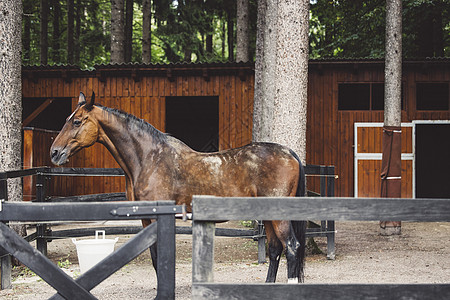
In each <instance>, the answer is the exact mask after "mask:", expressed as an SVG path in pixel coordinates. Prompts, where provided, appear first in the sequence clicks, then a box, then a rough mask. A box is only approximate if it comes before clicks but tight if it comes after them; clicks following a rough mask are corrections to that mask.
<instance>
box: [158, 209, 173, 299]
mask: <svg viewBox="0 0 450 300" xmlns="http://www.w3.org/2000/svg"><path fill="white" fill-rule="evenodd" d="M157 224H158V228H157V236H158V242H157V252H158V262H157V264H158V265H157V269H158V272H157V278H158V288H157V292H158V294H157V297H156V299H175V215H174V214H170V215H159V216H158V221H157Z"/></svg>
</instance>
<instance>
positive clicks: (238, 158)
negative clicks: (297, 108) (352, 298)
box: [50, 93, 306, 282]
mask: <svg viewBox="0 0 450 300" xmlns="http://www.w3.org/2000/svg"><path fill="white" fill-rule="evenodd" d="M94 98H95V95H94V94H92V97H91V99H90V100H89V101H86V99H85V96H84V94H83V93H80V97H79V102H78V106H77V108H76V109H75V111H74V112H73V113H72V114H71V115H70V116H69V117H68V118H67V120H66V123H65V125H64V127H63V129H62V130H61V132H60V133H59V135H58V136H57V137H56V139H55V141H54V142H53V145H52V147H51V149H50V156H51V159H52V162H53V163H54V164H56V165H62V164H64V163H66V162H67V161H68V158H69V157H70V156H72V155H74V154H75V153H77V152H78V151H79V150H81V149H82V148H86V147H89V146H91V145H92V144H94V143H95V142H99V143H102V144H103V145H105V147H106V148H107V149H108V150H109V151H110V152H111V154H112V155H113V156H114V158H115V159H116V161H117V162H118V164H119V165H120V166H121V167H122V169H123V170H124V172H125V178H126V192H127V198H128V200H175V201H176V203H177V204H186V206H187V208H188V210H189V211H190V209H191V206H190V204H191V199H192V195H216V196H244V197H245V196H254V197H256V196H269V197H270V196H274V197H275V196H303V195H304V194H305V175H304V170H303V166H302V164H301V162H300V160H299V158H298V156H297V155H296V154H295V153H294V152H293V151H292V150H290V149H288V148H286V147H283V146H280V145H278V144H270V143H253V144H250V145H247V146H245V147H241V148H237V149H231V150H226V151H221V152H216V153H199V152H196V151H194V150H192V149H191V148H189V147H188V146H187V145H185V144H184V143H183V142H181V141H180V140H178V139H176V138H174V137H172V136H170V135H167V134H164V133H162V132H160V131H158V130H157V129H155V128H154V127H153V126H152V125H150V124H149V123H147V122H145V121H143V120H141V119H138V118H136V117H135V116H132V115H130V114H127V113H125V112H122V111H119V110H116V109H111V108H107V107H103V106H99V105H94ZM142 222H143V225H144V226H147V225H149V224H150V222H151V221H150V220H143V221H142ZM264 225H265V228H266V235H267V240H268V245H269V247H268V248H269V251H268V252H269V259H270V263H269V270H268V273H267V279H266V282H275V279H276V274H277V270H278V264H279V260H280V256H281V254H282V252H283V249H285V250H286V252H285V253H286V258H287V263H288V279H289V282H302V281H303V261H304V253H305V231H306V222H305V221H264ZM150 250H151V254H152V260H153V265H154V266H155V267H156V259H157V253H156V247H155V245H154V246H152V247H151V249H150Z"/></svg>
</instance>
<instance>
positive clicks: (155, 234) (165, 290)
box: [0, 201, 184, 299]
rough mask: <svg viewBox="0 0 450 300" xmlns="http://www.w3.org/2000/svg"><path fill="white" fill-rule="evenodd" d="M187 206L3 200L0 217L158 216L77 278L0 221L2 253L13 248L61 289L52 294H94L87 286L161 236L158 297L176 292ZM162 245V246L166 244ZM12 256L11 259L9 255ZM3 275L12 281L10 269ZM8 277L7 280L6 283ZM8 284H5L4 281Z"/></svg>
mask: <svg viewBox="0 0 450 300" xmlns="http://www.w3.org/2000/svg"><path fill="white" fill-rule="evenodd" d="M183 210H184V207H182V206H175V205H174V201H151V202H139V203H137V202H134V203H132V202H115V203H57V204H55V203H8V202H4V203H2V209H1V210H0V221H3V222H5V221H50V220H51V221H54V220H57V221H73V220H83V221H85V220H129V219H137V218H139V219H140V218H157V220H158V222H156V223H153V224H152V225H150V226H148V227H147V228H145V229H144V230H142V231H141V232H139V233H138V234H137V235H136V236H134V237H133V238H132V239H130V240H129V241H128V242H127V243H126V244H125V245H123V246H122V247H121V248H120V249H118V250H117V251H115V252H113V253H112V254H111V255H109V256H108V257H106V258H105V259H104V260H103V261H101V262H100V263H99V264H97V265H96V266H94V267H93V268H92V269H89V270H88V271H87V272H86V273H84V274H83V275H81V276H80V277H79V278H77V279H76V280H72V278H70V277H69V276H68V275H66V274H65V273H64V272H63V271H62V270H61V269H59V268H58V267H57V266H56V265H55V264H53V263H52V262H51V261H50V260H49V259H48V258H46V257H45V255H44V254H42V253H41V252H40V251H38V250H36V249H34V248H33V247H32V246H31V245H30V244H29V243H28V242H27V241H26V240H24V239H23V238H22V237H20V236H18V235H17V234H16V233H15V232H14V231H13V230H11V229H10V228H9V227H8V226H7V225H5V224H3V223H2V222H0V250H1V251H0V252H2V253H3V254H4V253H10V254H11V255H13V256H14V257H16V258H17V259H19V260H20V261H21V262H22V263H23V264H25V265H26V266H27V267H28V268H30V269H31V270H32V271H34V272H35V273H36V274H37V275H39V276H40V277H41V278H42V279H43V280H45V281H46V282H47V283H48V284H49V285H51V286H52V287H53V288H55V289H56V290H57V291H58V294H57V295H55V296H53V297H52V298H50V299H64V298H65V299H96V298H95V297H94V296H93V295H92V294H91V293H90V292H89V291H90V290H91V289H93V288H94V287H95V286H97V285H98V284H99V283H101V282H102V281H103V280H105V279H106V278H108V277H109V276H110V275H111V274H112V273H114V272H116V271H117V270H119V269H120V268H121V267H122V266H124V265H125V264H126V263H128V262H130V261H131V260H133V259H134V258H135V257H137V256H138V255H139V254H140V253H142V252H143V251H145V250H146V249H148V248H149V247H150V246H151V245H153V244H154V243H155V242H156V240H158V244H157V248H158V273H157V277H158V297H159V298H160V299H174V297H175V214H176V213H183ZM162 247H163V248H162ZM8 259H9V258H8ZM2 271H4V273H2V274H1V278H2V284H4V285H6V284H8V282H7V278H8V276H9V278H10V273H9V274H8V270H6V269H5V270H3V269H2ZM3 281H4V282H3ZM2 287H7V286H2Z"/></svg>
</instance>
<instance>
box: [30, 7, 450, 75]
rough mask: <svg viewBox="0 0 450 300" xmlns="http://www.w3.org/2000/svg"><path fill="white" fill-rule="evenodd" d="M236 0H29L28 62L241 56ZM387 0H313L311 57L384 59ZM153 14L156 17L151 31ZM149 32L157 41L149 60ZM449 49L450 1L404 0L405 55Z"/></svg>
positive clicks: (443, 53)
mask: <svg viewBox="0 0 450 300" xmlns="http://www.w3.org/2000/svg"><path fill="white" fill-rule="evenodd" d="M236 2H237V1H235V0H179V1H168V0H111V1H109V0H40V1H34V0H23V12H24V16H23V24H22V26H23V28H22V35H23V36H22V43H23V47H22V48H23V52H22V62H23V64H24V65H58V64H64V65H77V66H79V67H80V68H82V69H92V68H93V67H94V66H95V65H99V64H108V63H110V62H119V63H122V62H124V63H149V62H151V63H176V62H198V63H200V62H224V61H235V60H236V59H235V57H236V56H235V54H236V47H237V45H236V30H237V22H236V19H237V9H236V7H237V5H236ZM248 5H249V10H248V14H246V16H245V18H247V19H248V20H247V21H248V22H247V23H246V24H248V45H249V46H248V47H249V60H250V61H254V59H255V40H256V18H257V0H248ZM385 7H386V2H385V0H369V1H356V0H355V1H349V0H344V1H339V0H311V1H310V22H309V24H310V25H309V27H310V28H309V47H310V49H309V56H310V58H312V59H327V58H366V59H367V58H380V59H381V58H383V57H384V52H385V48H384V47H385V46H384V45H385ZM111 16H113V18H111ZM117 16H119V17H117ZM121 18H123V21H122V20H121ZM145 18H147V20H150V24H151V26H147V29H148V31H147V33H146V31H145V30H143V29H144V27H146V26H143V24H145ZM118 21H119V22H123V30H121V31H119V34H123V36H122V37H120V38H121V39H122V40H123V46H122V45H121V46H120V47H123V51H124V59H123V60H120V61H114V60H112V59H111V40H112V36H113V35H112V34H111V32H112V24H114V22H116V23H117V22H118ZM120 32H121V33H120ZM144 35H146V36H147V37H148V38H147V40H149V41H150V45H151V46H150V48H149V50H148V51H147V52H149V53H145V55H148V57H149V58H148V59H147V60H146V59H145V55H144V52H146V51H143V48H144V47H145V46H143V45H145V42H146V41H145V38H144ZM449 56H450V0H408V1H403V58H406V59H415V58H424V57H449Z"/></svg>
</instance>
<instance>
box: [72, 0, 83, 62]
mask: <svg viewBox="0 0 450 300" xmlns="http://www.w3.org/2000/svg"><path fill="white" fill-rule="evenodd" d="M75 7H76V10H75V35H74V41H73V44H74V48H73V50H74V62H75V64H77V65H79V63H80V55H81V47H80V36H81V15H82V14H83V13H82V11H84V6H83V2H82V0H77V2H76V4H75Z"/></svg>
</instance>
